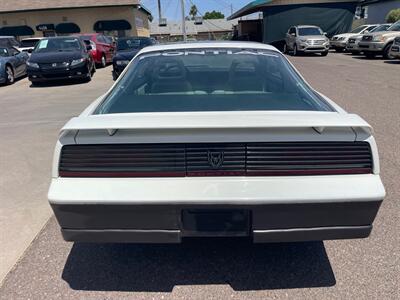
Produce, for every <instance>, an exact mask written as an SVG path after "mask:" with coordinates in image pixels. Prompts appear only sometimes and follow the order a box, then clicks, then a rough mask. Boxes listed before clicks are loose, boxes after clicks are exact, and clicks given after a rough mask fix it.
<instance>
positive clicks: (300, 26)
mask: <svg viewBox="0 0 400 300" xmlns="http://www.w3.org/2000/svg"><path fill="white" fill-rule="evenodd" d="M295 27H297V28H305V27H314V28H320V27H319V26H316V25H297V26H295Z"/></svg>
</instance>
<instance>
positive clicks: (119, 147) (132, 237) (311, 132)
mask: <svg viewBox="0 0 400 300" xmlns="http://www.w3.org/2000/svg"><path fill="white" fill-rule="evenodd" d="M371 132H372V129H371V126H370V125H369V124H368V123H366V122H365V121H364V120H363V119H362V118H360V117H359V116H357V115H354V114H349V113H347V112H346V111H344V110H343V109H342V108H340V107H339V106H338V105H337V104H335V103H334V102H333V101H332V100H330V99H328V98H327V97H325V96H324V95H322V94H320V93H318V92H317V91H315V90H314V89H313V88H312V87H311V86H310V85H309V84H308V83H307V82H306V81H305V80H304V79H303V78H302V77H301V75H299V73H298V72H297V71H296V69H295V68H294V67H293V65H292V64H291V63H290V62H289V61H288V60H287V59H286V58H285V56H283V55H282V54H281V53H280V52H279V51H278V50H276V49H275V48H274V47H272V46H269V45H264V44H258V43H248V42H246V43H239V42H238V43H235V42H217V43H191V44H187V43H186V44H185V43H181V44H171V45H156V46H150V47H147V48H144V49H143V50H141V51H140V52H139V53H138V54H137V55H136V57H135V58H134V59H133V60H132V61H131V62H130V64H129V66H128V67H127V68H126V70H125V71H124V72H123V74H122V75H121V77H120V78H119V79H118V81H117V82H116V83H115V84H114V86H113V87H112V88H111V89H110V90H109V91H108V92H107V93H106V94H105V95H103V96H102V97H100V98H99V99H97V100H96V101H95V102H94V103H92V104H91V105H90V106H89V107H88V108H87V109H86V110H85V111H84V112H83V113H82V114H81V115H80V116H79V117H75V118H72V119H71V120H70V121H69V122H68V123H67V124H66V125H65V126H64V127H63V128H62V130H61V133H60V136H59V140H58V142H57V145H56V149H55V155H54V162H53V171H52V181H51V186H50V190H49V202H50V205H51V207H52V209H53V211H54V214H55V216H56V219H57V221H58V223H59V225H60V227H61V232H62V235H63V238H64V239H65V240H66V241H77V242H122V243H179V242H181V241H182V239H183V238H186V237H249V238H251V239H252V240H253V242H255V243H263V242H292V241H311V240H330V239H349V238H365V237H368V236H369V234H370V233H371V230H372V223H373V221H374V219H375V216H376V214H377V212H378V209H379V207H380V204H381V203H382V200H383V199H384V197H385V189H384V186H383V184H382V182H381V179H380V175H379V158H378V151H377V146H376V143H375V140H374V138H373V136H372V133H371Z"/></svg>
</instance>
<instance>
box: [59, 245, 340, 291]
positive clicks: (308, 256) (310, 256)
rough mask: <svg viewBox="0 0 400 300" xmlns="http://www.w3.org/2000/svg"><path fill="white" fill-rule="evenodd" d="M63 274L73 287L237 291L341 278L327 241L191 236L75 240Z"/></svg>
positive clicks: (317, 283) (318, 283) (299, 285)
mask: <svg viewBox="0 0 400 300" xmlns="http://www.w3.org/2000/svg"><path fill="white" fill-rule="evenodd" d="M62 278H63V279H64V280H65V281H66V282H67V283H68V284H69V285H70V287H71V288H72V289H74V290H90V291H135V292H145V291H146V292H171V291H172V290H173V288H174V286H177V285H206V284H229V285H230V286H231V287H232V289H234V290H236V291H247V290H265V289H288V288H307V287H328V286H333V285H335V283H336V280H335V276H334V274H333V271H332V268H331V265H330V262H329V259H328V257H327V254H326V251H325V247H324V244H323V243H322V242H312V243H290V244H258V245H253V244H252V243H251V242H249V241H247V240H237V239H236V240H233V239H226V240H225V239H223V240H220V239H219V240H213V239H197V240H187V241H185V242H184V243H182V244H181V245H134V244H97V245H96V244H81V243H75V244H74V246H73V247H72V249H71V252H70V254H69V256H68V259H67V262H66V264H65V267H64V271H63V274H62Z"/></svg>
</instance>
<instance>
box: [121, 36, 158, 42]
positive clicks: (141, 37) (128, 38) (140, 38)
mask: <svg viewBox="0 0 400 300" xmlns="http://www.w3.org/2000/svg"><path fill="white" fill-rule="evenodd" d="M118 40H119V41H120V40H151V37H148V36H125V37H120V38H119V39H118Z"/></svg>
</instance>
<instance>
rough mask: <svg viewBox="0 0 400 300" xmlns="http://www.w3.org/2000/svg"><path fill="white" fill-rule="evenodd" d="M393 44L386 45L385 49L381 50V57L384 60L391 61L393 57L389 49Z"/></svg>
mask: <svg viewBox="0 0 400 300" xmlns="http://www.w3.org/2000/svg"><path fill="white" fill-rule="evenodd" d="M392 44H393V43H390V44H388V45H387V46H386V47H385V49H384V50H383V57H384V58H385V59H393V58H394V56H392V55H390V48H391V47H392Z"/></svg>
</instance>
